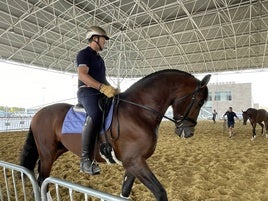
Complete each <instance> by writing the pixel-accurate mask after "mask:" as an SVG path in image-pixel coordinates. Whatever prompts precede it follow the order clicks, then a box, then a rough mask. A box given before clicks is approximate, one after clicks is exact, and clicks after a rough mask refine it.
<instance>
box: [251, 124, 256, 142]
mask: <svg viewBox="0 0 268 201" xmlns="http://www.w3.org/2000/svg"><path fill="white" fill-rule="evenodd" d="M255 128H256V124H252V138H251V140H254V139H255V138H256V130H255Z"/></svg>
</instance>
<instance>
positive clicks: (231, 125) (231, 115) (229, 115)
mask: <svg viewBox="0 0 268 201" xmlns="http://www.w3.org/2000/svg"><path fill="white" fill-rule="evenodd" d="M225 116H227V125H228V132H229V138H231V137H232V136H233V128H234V124H235V120H234V118H235V117H236V119H239V118H238V117H237V115H236V113H235V112H233V108H232V107H229V110H228V111H226V112H225V114H224V115H223V117H225Z"/></svg>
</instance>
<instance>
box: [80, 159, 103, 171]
mask: <svg viewBox="0 0 268 201" xmlns="http://www.w3.org/2000/svg"><path fill="white" fill-rule="evenodd" d="M80 171H81V172H85V173H88V174H91V175H96V174H99V173H100V167H99V165H98V164H97V163H96V161H95V160H93V161H91V160H90V159H89V158H86V159H82V160H81V163H80Z"/></svg>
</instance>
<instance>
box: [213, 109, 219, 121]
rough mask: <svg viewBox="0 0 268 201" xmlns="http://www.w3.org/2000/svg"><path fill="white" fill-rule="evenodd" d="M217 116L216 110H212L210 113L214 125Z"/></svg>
mask: <svg viewBox="0 0 268 201" xmlns="http://www.w3.org/2000/svg"><path fill="white" fill-rule="evenodd" d="M217 115H218V113H217V112H216V110H215V109H214V110H213V112H212V120H213V122H214V124H215V123H216V116H217Z"/></svg>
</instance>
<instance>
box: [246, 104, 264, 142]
mask: <svg viewBox="0 0 268 201" xmlns="http://www.w3.org/2000/svg"><path fill="white" fill-rule="evenodd" d="M242 116H243V124H244V125H246V124H247V120H248V119H249V121H250V123H251V125H252V140H254V139H255V137H256V131H255V129H256V125H257V124H259V125H260V126H261V133H262V134H263V127H264V126H265V131H266V137H268V133H267V132H268V113H267V111H266V110H264V109H255V108H248V109H247V110H246V111H242ZM262 122H264V124H263V123H262Z"/></svg>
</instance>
